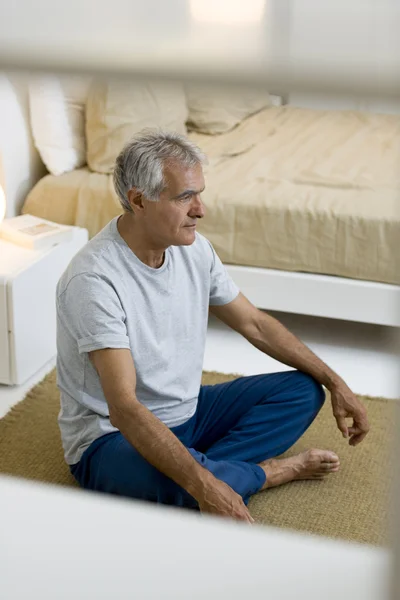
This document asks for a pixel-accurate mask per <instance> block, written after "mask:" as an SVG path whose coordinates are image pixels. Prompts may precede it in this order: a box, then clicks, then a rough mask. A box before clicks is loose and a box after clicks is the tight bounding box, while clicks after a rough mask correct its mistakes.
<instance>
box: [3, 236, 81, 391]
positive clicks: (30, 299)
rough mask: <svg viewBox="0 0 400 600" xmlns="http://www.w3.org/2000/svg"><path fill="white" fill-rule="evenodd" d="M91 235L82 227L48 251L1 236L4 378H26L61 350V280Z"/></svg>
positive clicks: (14, 381) (11, 382)
mask: <svg viewBox="0 0 400 600" xmlns="http://www.w3.org/2000/svg"><path fill="white" fill-rule="evenodd" d="M87 240H88V232H87V230H86V229H82V228H80V227H74V228H73V236H72V239H70V240H68V241H66V242H60V243H59V244H57V245H55V246H52V247H50V248H46V249H45V250H28V249H26V248H23V247H22V246H17V245H16V244H13V243H11V242H7V241H5V240H3V239H1V238H0V383H5V384H9V385H14V384H20V383H23V382H24V381H26V380H27V379H28V378H29V377H31V376H32V375H33V374H34V373H36V371H38V370H39V369H40V368H41V367H43V366H44V365H45V364H46V363H47V362H48V361H49V360H51V358H53V357H54V356H55V355H56V307H55V292H56V285H57V282H58V280H59V278H60V277H61V275H62V273H63V272H64V270H65V269H66V267H67V265H68V263H69V262H70V260H71V259H72V257H73V256H74V255H75V254H76V253H77V252H78V250H80V249H81V248H82V247H83V246H84V245H85V244H86V242H87Z"/></svg>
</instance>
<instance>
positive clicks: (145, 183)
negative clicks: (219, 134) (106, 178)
mask: <svg viewBox="0 0 400 600" xmlns="http://www.w3.org/2000/svg"><path fill="white" fill-rule="evenodd" d="M167 160H173V161H177V162H179V163H180V164H183V165H185V166H188V167H194V166H195V165H197V164H204V163H205V162H206V161H207V159H206V156H205V155H204V154H203V153H202V151H201V150H200V148H198V146H196V144H194V143H193V142H191V141H190V140H189V139H188V138H187V137H185V136H184V135H180V134H179V133H174V132H168V131H161V130H154V129H144V130H143V131H141V132H140V133H139V134H138V136H136V137H135V138H133V139H132V140H131V141H130V142H129V143H128V144H126V146H125V147H124V148H123V149H122V151H121V152H120V153H119V155H118V157H117V160H116V162H115V167H114V173H113V181H114V187H115V191H116V192H117V194H118V196H119V199H120V202H121V204H122V207H123V208H124V210H126V211H129V212H132V208H131V205H130V204H129V200H128V191H129V190H130V189H132V188H133V187H134V188H137V189H138V190H139V191H140V192H141V193H142V194H143V195H144V196H145V197H146V198H147V200H152V201H154V202H157V201H158V200H159V196H160V193H161V192H162V190H163V189H164V187H165V180H164V164H165V161H167Z"/></svg>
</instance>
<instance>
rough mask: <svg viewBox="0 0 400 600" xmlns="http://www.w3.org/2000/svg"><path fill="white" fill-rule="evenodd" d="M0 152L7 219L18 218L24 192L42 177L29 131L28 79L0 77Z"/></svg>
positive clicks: (12, 74)
mask: <svg viewBox="0 0 400 600" xmlns="http://www.w3.org/2000/svg"><path fill="white" fill-rule="evenodd" d="M0 152H1V155H2V160H3V170H4V180H5V192H6V200H7V212H6V216H7V217H12V216H14V215H17V214H19V212H20V210H21V207H22V204H23V202H24V199H25V196H26V194H27V192H28V191H29V190H30V189H31V188H32V187H33V185H34V184H35V183H36V181H38V180H39V179H40V177H42V176H43V175H44V174H45V173H46V170H45V167H44V166H43V163H42V162H41V160H40V157H39V154H38V152H37V150H36V149H35V147H34V145H33V140H32V135H31V132H30V128H29V105H28V76H27V75H26V74H21V73H18V74H16V73H0Z"/></svg>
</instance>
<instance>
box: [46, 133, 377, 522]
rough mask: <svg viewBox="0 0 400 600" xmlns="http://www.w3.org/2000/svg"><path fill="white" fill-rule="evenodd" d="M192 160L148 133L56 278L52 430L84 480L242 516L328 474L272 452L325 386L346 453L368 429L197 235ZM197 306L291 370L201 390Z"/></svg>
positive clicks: (355, 407)
mask: <svg viewBox="0 0 400 600" xmlns="http://www.w3.org/2000/svg"><path fill="white" fill-rule="evenodd" d="M203 161H204V156H203V155H202V153H201V152H200V150H199V149H198V148H197V147H196V146H195V145H194V144H192V143H191V142H190V141H189V140H187V139H186V138H185V137H183V136H180V135H177V134H172V133H164V132H157V131H156V132H152V131H147V132H144V133H143V134H142V135H140V136H139V137H138V138H137V139H135V140H133V141H132V142H131V143H130V144H128V145H127V146H126V147H125V148H124V149H123V150H122V152H121V153H120V155H119V156H118V159H117V162H116V166H115V172H114V184H115V188H116V190H117V193H118V195H119V197H120V199H121V204H122V206H123V209H124V213H123V215H122V216H120V217H119V218H115V219H113V220H112V221H111V222H110V223H109V224H108V225H107V226H106V227H105V228H104V229H103V230H102V231H101V232H100V233H99V234H98V235H97V236H96V237H95V238H93V239H92V240H91V241H90V242H89V243H88V244H87V246H86V247H85V248H84V249H83V250H82V251H81V252H80V253H79V254H78V255H77V256H76V257H75V258H74V259H73V261H72V262H71V264H70V265H69V267H68V269H67V271H66V272H65V273H64V275H63V276H62V278H61V280H60V282H59V284H58V290H57V315H58V334H57V344H58V363H57V371H58V385H59V387H60V390H61V411H60V415H59V424H60V429H61V435H62V441H63V446H64V451H65V459H66V461H67V463H68V464H69V465H70V468H71V472H72V473H73V475H74V476H75V478H76V479H77V481H78V482H79V483H80V484H81V485H82V486H83V487H85V488H87V489H92V490H98V491H103V492H109V493H112V494H118V495H124V496H130V497H133V498H140V499H146V500H150V501H154V502H160V503H164V504H172V505H177V506H186V507H191V508H199V509H200V510H202V511H205V512H209V513H216V514H220V515H224V516H230V517H235V518H238V519H243V520H246V521H249V522H252V518H251V516H250V514H249V512H248V509H247V506H246V504H247V502H248V500H249V498H250V496H251V495H252V494H254V493H256V492H258V491H259V490H262V489H265V488H268V487H272V486H276V485H280V484H283V483H287V482H290V481H293V480H295V479H310V478H311V479H320V478H322V477H323V476H324V475H326V474H329V473H334V472H336V471H338V469H339V459H338V457H337V455H336V454H335V453H333V452H330V451H327V450H318V449H311V450H308V451H306V452H304V453H302V454H300V455H297V456H294V457H291V458H286V459H276V458H275V457H276V456H279V455H280V454H282V453H283V452H284V451H285V450H287V449H288V448H290V447H291V446H292V445H293V444H294V442H295V441H296V440H297V439H298V438H299V437H300V436H301V435H302V434H303V433H304V431H305V430H306V429H307V428H308V427H309V425H310V424H311V422H312V421H313V419H314V418H315V416H316V415H317V414H318V411H319V409H320V407H321V405H322V403H323V401H324V392H323V389H322V385H325V386H326V387H327V388H328V389H329V390H330V391H331V399H332V407H333V414H334V416H335V418H336V421H337V425H338V427H339V429H340V431H341V432H342V433H343V435H344V436H345V437H349V443H350V444H352V445H356V444H358V443H359V442H360V441H362V439H363V438H364V437H365V435H366V434H367V432H368V429H369V425H368V420H367V416H366V412H365V409H364V407H363V406H362V405H361V404H360V402H359V401H358V399H357V398H356V397H355V396H354V394H353V393H352V392H351V390H350V389H349V388H348V387H347V385H346V384H345V383H344V382H343V380H342V379H341V378H340V377H339V376H338V375H337V374H335V373H334V372H333V371H332V370H331V369H329V367H327V366H326V365H325V364H324V363H323V362H322V361H321V360H319V359H318V358H317V357H316V356H315V355H314V354H313V353H312V352H311V351H310V350H309V349H308V348H307V347H306V346H304V345H303V344H302V343H301V342H300V341H299V340H298V339H297V338H295V337H294V336H293V335H292V334H291V333H289V331H287V329H285V328H284V327H283V326H282V325H281V324H280V323H279V322H278V321H276V320H275V319H274V318H272V317H271V316H269V315H267V314H265V313H264V312H261V311H259V310H258V309H257V308H255V307H254V306H253V305H252V304H251V303H250V302H249V301H248V300H247V299H246V298H245V297H244V296H243V295H242V294H241V293H240V292H239V290H238V288H237V287H236V285H235V284H234V282H233V281H232V280H231V278H230V277H229V275H228V274H227V271H226V270H225V268H224V267H223V265H222V263H221V261H220V260H219V258H218V256H217V255H216V253H215V251H214V249H213V247H212V245H211V244H210V243H209V242H208V240H207V239H206V238H204V237H203V236H201V235H200V234H199V233H197V232H196V223H197V220H198V219H201V218H203V216H204V214H205V209H204V205H203V203H202V200H201V193H202V191H203V190H204V187H205V183H204V177H203V171H202V163H203ZM209 310H210V311H211V312H212V313H213V314H214V315H216V316H217V317H218V318H219V319H221V320H222V321H224V322H225V323H227V324H228V325H229V326H230V327H232V328H233V329H235V330H236V331H238V332H239V333H241V334H242V335H243V336H244V337H245V338H247V340H248V341H249V342H250V343H252V344H253V345H254V346H255V347H257V348H258V349H259V350H261V351H262V352H265V353H267V354H269V355H271V356H273V357H274V358H276V359H278V360H280V361H281V362H283V363H285V364H287V365H290V366H291V367H294V368H295V369H297V370H295V371H288V372H284V373H278V374H267V375H265V374H262V375H255V376H251V377H240V378H238V379H237V380H235V381H233V382H229V383H223V384H219V385H215V386H202V385H201V372H202V362H203V354H204V348H205V339H206V331H207V321H208V312H209ZM347 417H353V424H352V425H351V426H348V424H347V423H346V418H347Z"/></svg>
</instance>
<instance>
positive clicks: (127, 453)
mask: <svg viewBox="0 0 400 600" xmlns="http://www.w3.org/2000/svg"><path fill="white" fill-rule="evenodd" d="M181 427H182V426H181ZM183 427H184V426H183ZM180 429H181V428H179V427H177V428H175V430H174V429H172V431H174V432H175V433H176V434H177V437H179V438H180V439H181V438H182V439H181V441H182V442H183V443H184V442H185V440H184V435H181V431H180ZM189 435H190V434H189ZM187 449H188V451H189V452H190V453H191V454H192V456H193V458H194V459H195V460H197V462H199V463H200V464H201V465H202V466H204V467H205V468H206V469H208V470H209V471H210V472H211V473H213V474H214V475H215V477H216V478H217V479H220V480H221V481H224V482H225V483H227V484H228V485H229V486H230V487H232V488H233V489H234V490H235V491H236V492H237V493H238V494H240V495H242V496H244V497H250V495H252V494H254V493H256V492H257V491H258V490H259V489H260V487H261V486H262V485H263V483H264V482H265V474H264V472H263V470H262V469H261V468H260V467H259V466H257V465H250V464H247V463H245V462H239V461H232V460H230V461H225V460H218V461H213V460H210V459H208V458H207V457H206V456H205V455H204V454H202V453H201V452H198V451H196V450H194V449H193V448H190V447H188V448H187ZM71 472H72V474H73V475H74V477H75V479H76V480H77V481H78V483H79V484H80V486H81V487H83V488H85V489H89V490H93V491H98V492H105V493H109V494H115V495H118V496H128V497H130V498H136V499H140V500H147V501H150V502H157V503H160V504H169V505H174V506H181V507H187V508H198V504H197V501H196V500H195V499H194V498H193V497H192V496H191V495H190V494H188V492H186V490H184V489H183V488H181V487H180V486H179V485H177V484H176V483H175V482H174V481H172V479H170V478H169V477H167V476H166V475H164V474H163V473H161V472H160V471H158V470H157V469H156V468H154V467H153V466H152V465H151V464H150V463H148V462H147V461H146V460H145V459H144V458H143V456H141V454H139V452H137V451H136V450H135V448H134V447H133V446H132V445H131V444H130V443H129V442H128V441H127V440H126V439H125V438H124V437H123V436H122V434H121V433H120V432H115V433H111V434H108V435H105V436H103V437H101V438H98V439H97V440H95V441H94V442H93V443H92V444H91V446H89V448H88V449H87V450H86V451H85V453H84V454H83V456H82V458H81V460H80V462H79V463H78V464H77V465H74V466H73V467H71Z"/></svg>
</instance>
